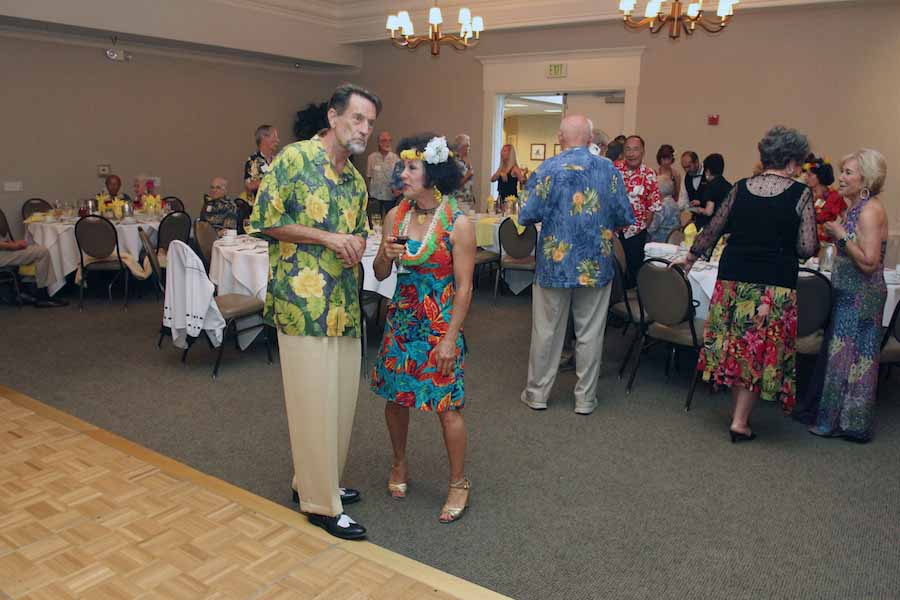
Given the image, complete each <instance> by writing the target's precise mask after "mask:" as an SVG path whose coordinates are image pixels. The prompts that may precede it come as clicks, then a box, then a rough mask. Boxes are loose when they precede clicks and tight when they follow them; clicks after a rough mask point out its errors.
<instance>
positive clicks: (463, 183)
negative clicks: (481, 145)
mask: <svg viewBox="0 0 900 600" xmlns="http://www.w3.org/2000/svg"><path fill="white" fill-rule="evenodd" d="M471 146H472V141H471V139H469V136H468V135H467V134H465V133H461V134H459V135H458V136H456V137H455V138H454V139H453V153H454V154H455V155H456V156H455V158H456V162H457V164H459V170H460V172H461V173H462V174H463V176H462V179H461V180H460V183H459V193H458V194H457V195H456V201H457V203H458V204H459V205H460V208H463V209H467V208H468V209H474V208H475V191H474V190H473V189H472V178H473V177H474V176H475V171H474V170H472V160H471V159H470V158H469V148H471Z"/></svg>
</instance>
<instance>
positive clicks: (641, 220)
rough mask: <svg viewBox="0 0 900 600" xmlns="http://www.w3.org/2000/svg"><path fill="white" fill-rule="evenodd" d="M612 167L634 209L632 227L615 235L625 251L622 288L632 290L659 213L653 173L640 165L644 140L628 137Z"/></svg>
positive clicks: (636, 136) (657, 193)
mask: <svg viewBox="0 0 900 600" xmlns="http://www.w3.org/2000/svg"><path fill="white" fill-rule="evenodd" d="M616 168H617V169H619V171H621V172H622V177H623V178H624V179H625V187H626V188H627V190H628V199H629V200H630V201H631V208H632V210H634V225H631V226H629V227H627V228H625V229H624V230H623V231H621V232H619V239H620V240H622V247H623V248H624V250H625V262H626V266H627V272H626V273H625V287H626V288H629V289H630V288H633V287H634V286H635V285H636V283H637V272H638V269H640V268H641V263H643V262H644V245H645V244H646V243H647V237H648V234H647V228H648V227H650V223H652V222H653V216H654V215H655V214H656V213H658V212H659V211H661V210H662V208H663V205H662V198H660V197H659V186H658V185H657V183H656V173H655V172H654V171H653V169H651V168H650V167H648V166H647V165H645V164H644V139H643V138H642V137H641V136H639V135H632V136H631V137H629V138H627V139H626V140H625V150H624V158H623V159H622V160H619V161H616Z"/></svg>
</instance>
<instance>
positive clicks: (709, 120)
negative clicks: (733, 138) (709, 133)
mask: <svg viewBox="0 0 900 600" xmlns="http://www.w3.org/2000/svg"><path fill="white" fill-rule="evenodd" d="M706 124H707V125H718V124H719V115H709V116H707V117H706Z"/></svg>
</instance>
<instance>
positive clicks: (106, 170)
mask: <svg viewBox="0 0 900 600" xmlns="http://www.w3.org/2000/svg"><path fill="white" fill-rule="evenodd" d="M110 173H111V171H110V166H109V163H100V164H99V165H97V177H106V176H107V175H109V174H110Z"/></svg>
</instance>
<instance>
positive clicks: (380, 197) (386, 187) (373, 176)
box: [366, 131, 400, 224]
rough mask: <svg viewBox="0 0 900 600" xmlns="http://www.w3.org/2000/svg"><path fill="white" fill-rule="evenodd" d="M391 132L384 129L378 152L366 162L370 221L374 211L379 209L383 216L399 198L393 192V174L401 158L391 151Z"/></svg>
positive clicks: (379, 135) (379, 140)
mask: <svg viewBox="0 0 900 600" xmlns="http://www.w3.org/2000/svg"><path fill="white" fill-rule="evenodd" d="M391 141H392V140H391V134H390V133H389V132H387V131H382V132H381V133H379V134H378V152H373V153H372V154H370V155H369V160H368V162H367V164H366V183H368V185H369V221H370V224H371V220H372V218H371V215H372V211H375V210H377V211H379V213H380V214H381V217H382V218H384V215H385V214H386V213H387V212H388V211H389V210H391V209H392V208H394V206H396V204H397V199H396V198H395V197H394V194H393V193H392V192H391V175H392V174H393V172H394V165H395V164H396V162H397V161H398V160H400V159H399V158H398V157H397V155H396V154H394V153H393V152H391Z"/></svg>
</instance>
